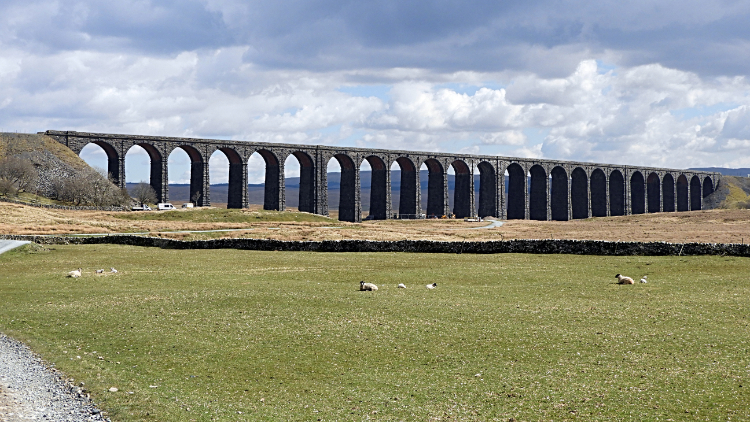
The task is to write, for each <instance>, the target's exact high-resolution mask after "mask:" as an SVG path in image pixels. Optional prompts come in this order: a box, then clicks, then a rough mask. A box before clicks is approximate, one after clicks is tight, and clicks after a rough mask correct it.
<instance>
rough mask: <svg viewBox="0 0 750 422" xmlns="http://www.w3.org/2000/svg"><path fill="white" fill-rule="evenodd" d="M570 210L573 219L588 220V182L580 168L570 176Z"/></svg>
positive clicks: (584, 171)
mask: <svg viewBox="0 0 750 422" xmlns="http://www.w3.org/2000/svg"><path fill="white" fill-rule="evenodd" d="M570 208H571V214H572V217H573V219H579V218H589V181H588V176H587V175H586V170H584V169H582V168H580V167H576V168H575V169H574V170H573V172H572V173H571V174H570Z"/></svg>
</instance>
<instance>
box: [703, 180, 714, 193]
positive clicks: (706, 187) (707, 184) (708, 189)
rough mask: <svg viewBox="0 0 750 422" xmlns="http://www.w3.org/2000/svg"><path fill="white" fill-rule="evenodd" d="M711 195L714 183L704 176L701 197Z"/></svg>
mask: <svg viewBox="0 0 750 422" xmlns="http://www.w3.org/2000/svg"><path fill="white" fill-rule="evenodd" d="M712 193H714V182H713V180H711V178H710V177H708V176H706V177H705V178H704V179H703V197H704V198H705V197H707V196H708V195H711V194H712Z"/></svg>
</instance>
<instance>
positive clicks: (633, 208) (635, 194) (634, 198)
mask: <svg viewBox="0 0 750 422" xmlns="http://www.w3.org/2000/svg"><path fill="white" fill-rule="evenodd" d="M645 187H646V182H645V180H644V179H643V174H641V172H640V171H636V172H634V173H633V175H632V176H631V177H630V212H631V213H632V214H643V213H645V212H646V190H645Z"/></svg>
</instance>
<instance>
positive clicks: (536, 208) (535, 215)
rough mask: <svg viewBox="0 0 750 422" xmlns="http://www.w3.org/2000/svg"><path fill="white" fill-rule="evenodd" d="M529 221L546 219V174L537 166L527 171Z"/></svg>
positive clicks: (542, 168)
mask: <svg viewBox="0 0 750 422" xmlns="http://www.w3.org/2000/svg"><path fill="white" fill-rule="evenodd" d="M529 177H530V186H529V219H531V220H546V219H547V172H546V171H544V167H542V166H540V165H539V164H536V165H533V166H531V168H530V169H529Z"/></svg>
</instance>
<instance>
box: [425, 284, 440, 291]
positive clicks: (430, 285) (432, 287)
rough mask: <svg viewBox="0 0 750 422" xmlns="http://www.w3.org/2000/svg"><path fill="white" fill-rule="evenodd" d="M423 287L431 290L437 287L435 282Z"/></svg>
mask: <svg viewBox="0 0 750 422" xmlns="http://www.w3.org/2000/svg"><path fill="white" fill-rule="evenodd" d="M425 287H427V288H428V289H430V290H432V289H434V288H435V287H437V283H432V284H428V285H426V286H425Z"/></svg>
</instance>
